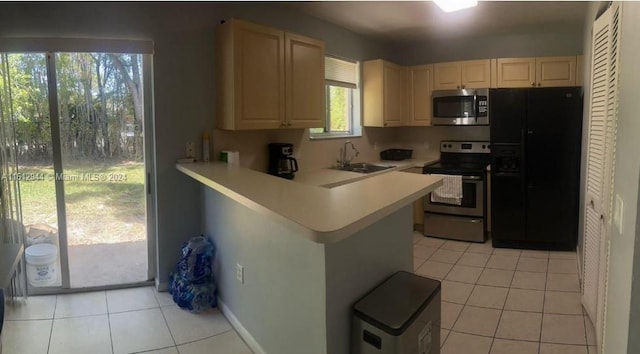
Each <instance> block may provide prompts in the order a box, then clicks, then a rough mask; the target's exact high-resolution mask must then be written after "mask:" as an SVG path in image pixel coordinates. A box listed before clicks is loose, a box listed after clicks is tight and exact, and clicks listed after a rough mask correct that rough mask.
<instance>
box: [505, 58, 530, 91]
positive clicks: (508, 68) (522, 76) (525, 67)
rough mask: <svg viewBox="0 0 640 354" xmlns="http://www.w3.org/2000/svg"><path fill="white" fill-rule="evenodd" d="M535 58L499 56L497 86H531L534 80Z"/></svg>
mask: <svg viewBox="0 0 640 354" xmlns="http://www.w3.org/2000/svg"><path fill="white" fill-rule="evenodd" d="M535 75H536V59H535V58H500V59H498V60H497V75H496V80H497V82H496V85H497V87H499V88H511V87H533V86H535V81H536V77H535Z"/></svg>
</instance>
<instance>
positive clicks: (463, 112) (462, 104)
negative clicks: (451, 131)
mask: <svg viewBox="0 0 640 354" xmlns="http://www.w3.org/2000/svg"><path fill="white" fill-rule="evenodd" d="M431 98H432V100H433V117H432V123H433V125H489V89H464V90H442V91H433V93H432V94H431Z"/></svg>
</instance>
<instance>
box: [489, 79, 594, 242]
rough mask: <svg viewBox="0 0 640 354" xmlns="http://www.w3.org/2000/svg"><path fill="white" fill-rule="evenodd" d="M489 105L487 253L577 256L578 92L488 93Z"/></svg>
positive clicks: (509, 90)
mask: <svg viewBox="0 0 640 354" xmlns="http://www.w3.org/2000/svg"><path fill="white" fill-rule="evenodd" d="M489 97H490V101H489V112H490V113H489V117H490V119H491V122H490V130H491V238H492V243H493V246H494V247H513V248H526V249H554V250H573V249H575V247H576V242H577V234H578V203H579V202H578V199H579V185H580V146H581V140H582V89H581V88H577V87H569V88H566V87H565V88H532V89H494V90H491V92H490V94H489Z"/></svg>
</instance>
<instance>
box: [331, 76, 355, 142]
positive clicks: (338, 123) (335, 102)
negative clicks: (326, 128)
mask: <svg viewBox="0 0 640 354" xmlns="http://www.w3.org/2000/svg"><path fill="white" fill-rule="evenodd" d="M349 90H350V89H348V88H344V87H338V86H329V102H330V104H329V114H330V115H331V131H333V132H346V131H349V128H350V127H349Z"/></svg>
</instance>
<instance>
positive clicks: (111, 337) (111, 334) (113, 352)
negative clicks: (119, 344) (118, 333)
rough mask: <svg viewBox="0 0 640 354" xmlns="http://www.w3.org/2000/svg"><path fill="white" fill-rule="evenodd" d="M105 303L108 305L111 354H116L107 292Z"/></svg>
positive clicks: (105, 293)
mask: <svg viewBox="0 0 640 354" xmlns="http://www.w3.org/2000/svg"><path fill="white" fill-rule="evenodd" d="M104 302H105V304H106V305H107V322H108V323H109V340H111V354H115V352H116V349H115V346H114V345H113V333H112V332H111V313H109V299H107V292H106V291H104Z"/></svg>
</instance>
